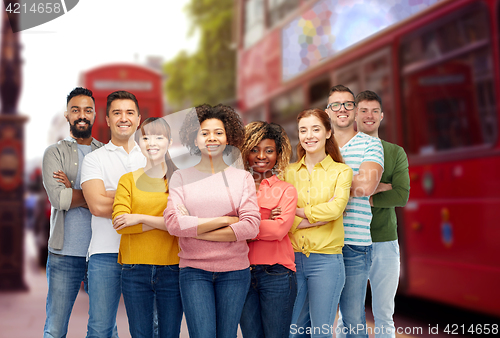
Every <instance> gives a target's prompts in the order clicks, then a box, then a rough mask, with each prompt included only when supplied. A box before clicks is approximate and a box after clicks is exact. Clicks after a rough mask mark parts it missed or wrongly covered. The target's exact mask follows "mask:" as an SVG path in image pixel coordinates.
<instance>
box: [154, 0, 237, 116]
mask: <svg viewBox="0 0 500 338" xmlns="http://www.w3.org/2000/svg"><path fill="white" fill-rule="evenodd" d="M186 10H187V13H188V17H189V19H190V20H191V22H192V24H191V32H193V31H194V30H200V35H201V36H200V45H199V47H198V50H197V51H196V52H195V53H194V54H193V55H188V54H187V53H186V52H185V51H181V52H180V53H179V54H178V55H177V56H176V57H175V58H174V59H173V60H171V61H168V62H167V63H165V65H164V72H165V73H166V74H167V76H168V78H167V81H166V84H165V91H166V94H167V98H168V100H169V102H170V104H172V105H173V106H175V107H176V108H179V109H180V108H184V107H186V106H189V105H194V106H196V105H199V104H203V103H208V104H212V105H214V104H217V103H220V102H222V101H228V100H230V99H233V98H234V97H235V87H236V51H235V49H234V48H233V47H232V43H233V41H232V39H233V36H232V28H233V16H234V2H233V0H191V3H189V4H188V5H187V6H186Z"/></svg>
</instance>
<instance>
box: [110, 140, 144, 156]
mask: <svg viewBox="0 0 500 338" xmlns="http://www.w3.org/2000/svg"><path fill="white" fill-rule="evenodd" d="M105 147H106V149H107V150H109V151H115V150H117V149H123V147H122V146H117V145H115V144H114V143H113V142H111V140H109V142H108V143H106V145H105ZM136 149H138V150H139V151H140V148H139V145H138V144H137V142H135V141H134V147H133V148H132V149H131V150H130V153H132V152H133V151H136ZM123 151H125V149H123Z"/></svg>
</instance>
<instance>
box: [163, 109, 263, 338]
mask: <svg viewBox="0 0 500 338" xmlns="http://www.w3.org/2000/svg"><path fill="white" fill-rule="evenodd" d="M180 136H181V141H182V143H183V144H184V145H186V146H187V147H188V148H189V149H190V151H191V153H193V154H196V155H198V156H201V159H200V162H199V163H198V164H197V165H195V166H194V167H191V168H187V169H183V170H179V171H176V172H175V173H174V175H173V176H172V180H171V184H170V196H169V198H168V205H167V209H166V210H165V213H164V217H165V225H166V227H167V229H168V231H169V232H170V233H171V234H173V235H175V236H178V237H179V244H180V247H181V252H180V253H179V257H180V263H179V266H180V267H181V271H180V276H179V282H180V289H181V296H182V304H183V307H184V312H185V315H186V322H187V326H188V330H189V336H190V337H191V338H197V337H201V338H212V337H218V338H223V337H232V338H234V337H236V334H237V329H238V322H239V320H240V317H241V311H242V309H243V304H244V302H245V297H246V295H247V293H248V288H249V286H250V269H249V266H250V263H249V260H248V245H247V239H251V238H254V237H255V236H257V234H258V232H259V223H260V214H259V208H258V206H257V197H256V194H255V185H254V182H253V179H252V176H251V175H250V174H249V173H248V172H247V171H244V170H241V169H237V168H234V167H232V166H228V165H227V164H226V162H225V161H224V158H223V154H224V153H226V154H228V155H233V156H232V158H233V159H234V158H235V157H234V155H235V153H238V154H239V147H241V144H242V142H243V137H244V129H243V124H242V123H241V120H240V118H239V116H238V114H236V112H235V111H234V110H233V109H232V108H231V107H228V106H224V105H217V106H215V107H213V108H212V107H210V106H208V105H203V106H200V107H197V108H196V109H195V110H192V111H191V112H190V113H188V115H187V116H186V119H185V120H184V122H183V125H182V127H181V130H180Z"/></svg>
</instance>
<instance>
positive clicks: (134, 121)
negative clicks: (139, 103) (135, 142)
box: [106, 99, 141, 145]
mask: <svg viewBox="0 0 500 338" xmlns="http://www.w3.org/2000/svg"><path fill="white" fill-rule="evenodd" d="M140 121H141V116H140V115H139V112H138V110H137V107H136V105H135V103H134V101H132V100H129V99H118V100H114V101H113V102H111V106H110V109H109V116H106V122H107V124H108V126H109V128H110V130H111V141H114V142H113V143H115V144H116V145H119V144H120V143H123V142H127V141H128V140H129V138H130V137H131V136H132V135H134V133H135V131H136V130H137V127H138V126H139V122H140Z"/></svg>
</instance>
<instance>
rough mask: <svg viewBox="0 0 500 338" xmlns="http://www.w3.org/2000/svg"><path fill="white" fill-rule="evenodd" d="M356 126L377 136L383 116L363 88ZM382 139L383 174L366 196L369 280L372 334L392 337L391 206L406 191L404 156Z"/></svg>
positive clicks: (394, 240) (394, 261)
mask: <svg viewBox="0 0 500 338" xmlns="http://www.w3.org/2000/svg"><path fill="white" fill-rule="evenodd" d="M356 106H357V108H358V117H357V119H356V121H357V125H358V130H359V131H361V132H363V133H365V134H367V135H370V136H373V137H376V138H378V137H379V135H378V129H379V127H380V122H381V121H382V119H383V118H384V113H383V112H382V99H381V98H380V97H379V96H378V95H377V94H376V93H374V92H372V91H370V90H365V91H364V92H361V93H359V94H358V95H357V96H356ZM381 141H382V146H383V147H384V174H383V175H382V178H381V179H380V183H379V185H378V187H377V189H376V191H375V194H374V195H372V196H370V204H371V206H372V214H373V218H372V222H371V225H370V233H371V236H372V241H373V243H372V265H371V268H370V274H369V280H370V289H371V292H372V312H373V317H375V337H376V338H394V337H395V336H396V334H395V327H394V321H393V319H392V316H393V314H394V297H395V296H396V290H397V288H398V282H399V264H400V262H399V244H398V232H397V226H398V225H397V218H396V211H395V207H404V206H405V205H406V202H408V197H409V195H410V176H409V174H408V158H407V156H406V153H405V151H404V150H403V148H401V147H400V146H398V145H396V144H393V143H389V142H386V141H384V140H381Z"/></svg>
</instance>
